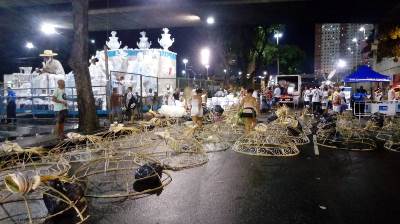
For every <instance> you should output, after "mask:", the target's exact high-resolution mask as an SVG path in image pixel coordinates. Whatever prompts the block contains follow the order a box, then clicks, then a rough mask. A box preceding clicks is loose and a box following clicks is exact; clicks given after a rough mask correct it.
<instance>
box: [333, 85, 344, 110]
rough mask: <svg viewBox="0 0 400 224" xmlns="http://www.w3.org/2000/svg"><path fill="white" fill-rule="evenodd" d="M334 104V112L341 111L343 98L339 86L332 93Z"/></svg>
mask: <svg viewBox="0 0 400 224" xmlns="http://www.w3.org/2000/svg"><path fill="white" fill-rule="evenodd" d="M332 106H333V112H335V113H341V107H342V99H341V96H340V92H339V88H336V89H335V92H333V94H332Z"/></svg>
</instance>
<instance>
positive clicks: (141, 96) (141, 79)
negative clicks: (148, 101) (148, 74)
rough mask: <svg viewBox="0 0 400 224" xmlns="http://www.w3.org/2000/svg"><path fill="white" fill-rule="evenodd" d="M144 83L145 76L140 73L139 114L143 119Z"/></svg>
mask: <svg viewBox="0 0 400 224" xmlns="http://www.w3.org/2000/svg"><path fill="white" fill-rule="evenodd" d="M142 83H143V77H142V75H140V106H139V107H138V108H139V110H140V111H139V116H140V119H143V114H142V105H143V90H142Z"/></svg>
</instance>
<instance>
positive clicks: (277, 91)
mask: <svg viewBox="0 0 400 224" xmlns="http://www.w3.org/2000/svg"><path fill="white" fill-rule="evenodd" d="M281 95H282V90H281V88H280V87H279V85H276V86H275V88H274V94H273V96H274V98H273V102H272V105H273V106H275V105H276V104H277V103H279V100H280V98H281Z"/></svg>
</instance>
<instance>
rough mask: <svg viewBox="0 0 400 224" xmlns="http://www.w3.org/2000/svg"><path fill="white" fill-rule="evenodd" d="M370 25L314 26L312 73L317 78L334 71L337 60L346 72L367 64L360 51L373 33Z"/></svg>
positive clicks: (372, 27)
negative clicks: (342, 64) (341, 61)
mask: <svg viewBox="0 0 400 224" xmlns="http://www.w3.org/2000/svg"><path fill="white" fill-rule="evenodd" d="M373 29H374V26H373V25H372V24H353V23H325V24H316V25H315V53H314V73H315V75H316V76H317V77H321V76H322V75H324V74H329V73H330V72H331V71H333V70H334V69H336V65H337V62H338V60H339V59H342V60H344V61H346V63H347V65H346V68H345V69H346V70H348V71H349V70H351V69H353V68H355V67H356V66H357V65H360V64H365V63H367V62H366V61H365V60H363V58H362V55H361V51H362V49H363V48H364V46H365V44H366V40H367V38H369V36H370V35H371V33H372V32H373Z"/></svg>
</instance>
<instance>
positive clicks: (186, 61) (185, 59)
mask: <svg viewBox="0 0 400 224" xmlns="http://www.w3.org/2000/svg"><path fill="white" fill-rule="evenodd" d="M182 62H183V64H184V65H185V73H182V74H186V64H187V63H188V62H189V60H188V59H187V58H184V59H183V60H182ZM186 79H187V77H186ZM188 84H189V80H188Z"/></svg>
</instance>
